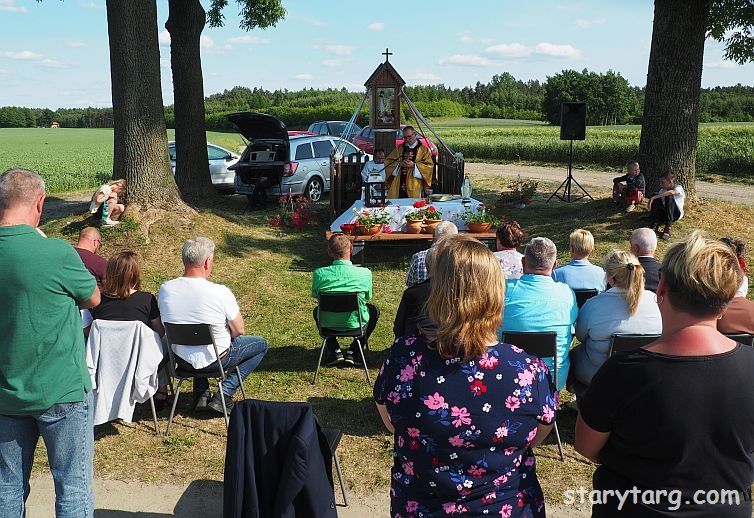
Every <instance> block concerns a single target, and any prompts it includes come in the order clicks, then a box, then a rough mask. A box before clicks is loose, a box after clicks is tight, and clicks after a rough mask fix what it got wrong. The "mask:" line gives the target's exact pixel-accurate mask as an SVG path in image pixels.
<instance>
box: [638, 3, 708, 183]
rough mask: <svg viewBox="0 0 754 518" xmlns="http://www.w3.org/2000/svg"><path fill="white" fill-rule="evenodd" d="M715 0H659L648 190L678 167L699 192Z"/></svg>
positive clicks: (645, 148) (649, 108)
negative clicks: (706, 62)
mask: <svg viewBox="0 0 754 518" xmlns="http://www.w3.org/2000/svg"><path fill="white" fill-rule="evenodd" d="M709 9H710V3H709V0H655V16H654V25H653V27H652V47H651V50H650V53H649V69H648V71H647V89H646V96H645V98H644V117H643V121H642V128H641V143H640V145H639V163H640V164H641V169H642V172H643V173H644V176H645V177H646V179H647V193H648V194H649V193H650V192H651V193H654V192H656V191H657V189H658V188H659V178H660V177H661V176H662V175H663V174H666V173H674V174H675V175H676V176H677V178H678V181H679V182H680V183H681V185H683V187H684V188H685V190H686V193H687V194H688V195H689V196H693V195H694V193H695V178H696V146H697V139H698V136H699V95H700V89H701V83H702V60H703V59H704V39H705V35H706V27H707V18H708V16H709Z"/></svg>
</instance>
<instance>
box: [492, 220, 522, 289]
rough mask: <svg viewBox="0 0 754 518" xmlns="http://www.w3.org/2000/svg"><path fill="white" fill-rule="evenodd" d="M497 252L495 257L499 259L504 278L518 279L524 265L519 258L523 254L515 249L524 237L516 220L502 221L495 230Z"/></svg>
mask: <svg viewBox="0 0 754 518" xmlns="http://www.w3.org/2000/svg"><path fill="white" fill-rule="evenodd" d="M495 233H496V235H497V252H495V257H497V260H498V261H500V266H502V268H503V273H504V274H505V278H506V279H519V278H521V276H522V275H523V274H524V266H523V264H522V263H521V258H522V257H523V256H524V255H523V254H522V253H520V252H519V251H517V250H516V248H518V247H519V246H521V243H523V242H524V239H525V238H526V232H524V231H523V230H522V229H521V227H520V226H519V224H518V222H517V221H510V220H507V221H503V222H502V223H500V225H498V227H497V231H496V232H495Z"/></svg>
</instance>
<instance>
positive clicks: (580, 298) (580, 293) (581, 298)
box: [573, 290, 599, 309]
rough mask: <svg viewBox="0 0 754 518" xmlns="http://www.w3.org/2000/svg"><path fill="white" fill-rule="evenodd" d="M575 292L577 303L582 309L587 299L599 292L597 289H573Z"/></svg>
mask: <svg viewBox="0 0 754 518" xmlns="http://www.w3.org/2000/svg"><path fill="white" fill-rule="evenodd" d="M573 292H574V293H575V294H576V305H577V306H578V307H579V309H581V306H583V305H584V303H585V302H586V301H587V300H589V299H591V298H592V297H594V296H595V295H597V294H598V293H599V291H597V290H573Z"/></svg>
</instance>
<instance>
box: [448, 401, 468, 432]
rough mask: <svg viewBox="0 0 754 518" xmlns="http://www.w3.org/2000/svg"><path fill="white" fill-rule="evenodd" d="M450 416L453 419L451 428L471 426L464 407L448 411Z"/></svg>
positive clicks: (455, 407)
mask: <svg viewBox="0 0 754 518" xmlns="http://www.w3.org/2000/svg"><path fill="white" fill-rule="evenodd" d="M450 415H451V416H453V417H455V419H453V426H455V427H456V428H458V427H459V426H461V425H464V424H471V414H469V411H468V410H466V407H463V408H458V407H457V406H454V407H453V408H451V409H450Z"/></svg>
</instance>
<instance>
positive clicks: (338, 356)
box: [325, 349, 346, 367]
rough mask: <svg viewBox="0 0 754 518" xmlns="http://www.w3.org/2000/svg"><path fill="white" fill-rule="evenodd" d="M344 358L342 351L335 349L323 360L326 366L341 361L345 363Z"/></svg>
mask: <svg viewBox="0 0 754 518" xmlns="http://www.w3.org/2000/svg"><path fill="white" fill-rule="evenodd" d="M345 361H346V359H345V358H344V357H343V351H341V350H340V349H335V352H334V353H329V356H328V358H327V360H326V361H325V366H326V367H335V366H336V365H341V364H342V363H345Z"/></svg>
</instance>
